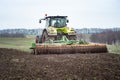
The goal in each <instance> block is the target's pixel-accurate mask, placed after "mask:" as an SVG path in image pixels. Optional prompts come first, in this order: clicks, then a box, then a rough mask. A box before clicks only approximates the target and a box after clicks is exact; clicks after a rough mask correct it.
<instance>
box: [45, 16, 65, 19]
mask: <svg viewBox="0 0 120 80" xmlns="http://www.w3.org/2000/svg"><path fill="white" fill-rule="evenodd" d="M66 17H67V16H46V17H45V18H46V19H47V18H66Z"/></svg>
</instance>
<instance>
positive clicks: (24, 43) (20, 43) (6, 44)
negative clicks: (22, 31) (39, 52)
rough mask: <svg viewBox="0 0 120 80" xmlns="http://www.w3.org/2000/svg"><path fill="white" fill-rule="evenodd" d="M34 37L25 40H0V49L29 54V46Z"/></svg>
mask: <svg viewBox="0 0 120 80" xmlns="http://www.w3.org/2000/svg"><path fill="white" fill-rule="evenodd" d="M34 39H35V37H34V36H27V38H2V37H1V38H0V48H13V49H19V50H22V51H27V52H30V49H29V48H30V47H31V44H32V43H33V42H34Z"/></svg>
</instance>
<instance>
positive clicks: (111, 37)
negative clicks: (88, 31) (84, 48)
mask: <svg viewBox="0 0 120 80" xmlns="http://www.w3.org/2000/svg"><path fill="white" fill-rule="evenodd" d="M90 40H91V41H92V42H99V43H107V44H116V43H120V31H111V30H109V31H105V32H101V33H95V34H92V35H91V37H90Z"/></svg>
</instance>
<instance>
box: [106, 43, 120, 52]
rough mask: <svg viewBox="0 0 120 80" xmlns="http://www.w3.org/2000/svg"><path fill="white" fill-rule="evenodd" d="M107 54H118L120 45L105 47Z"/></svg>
mask: <svg viewBox="0 0 120 80" xmlns="http://www.w3.org/2000/svg"><path fill="white" fill-rule="evenodd" d="M107 48H108V51H109V53H116V54H120V45H117V46H116V45H107Z"/></svg>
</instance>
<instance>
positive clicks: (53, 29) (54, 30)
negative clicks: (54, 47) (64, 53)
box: [36, 16, 76, 43]
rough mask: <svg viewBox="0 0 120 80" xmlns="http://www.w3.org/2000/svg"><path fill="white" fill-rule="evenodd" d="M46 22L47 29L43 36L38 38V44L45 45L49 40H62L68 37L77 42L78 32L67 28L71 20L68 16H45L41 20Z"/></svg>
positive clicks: (44, 30)
mask: <svg viewBox="0 0 120 80" xmlns="http://www.w3.org/2000/svg"><path fill="white" fill-rule="evenodd" d="M42 20H45V21H46V26H45V29H43V31H42V34H41V36H37V37H36V43H44V42H45V41H48V40H50V39H51V40H60V39H61V38H62V36H66V37H67V38H68V39H69V40H76V31H75V30H74V29H73V28H70V27H67V23H68V22H69V20H68V19H67V16H45V18H43V19H40V21H39V23H41V22H42Z"/></svg>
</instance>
